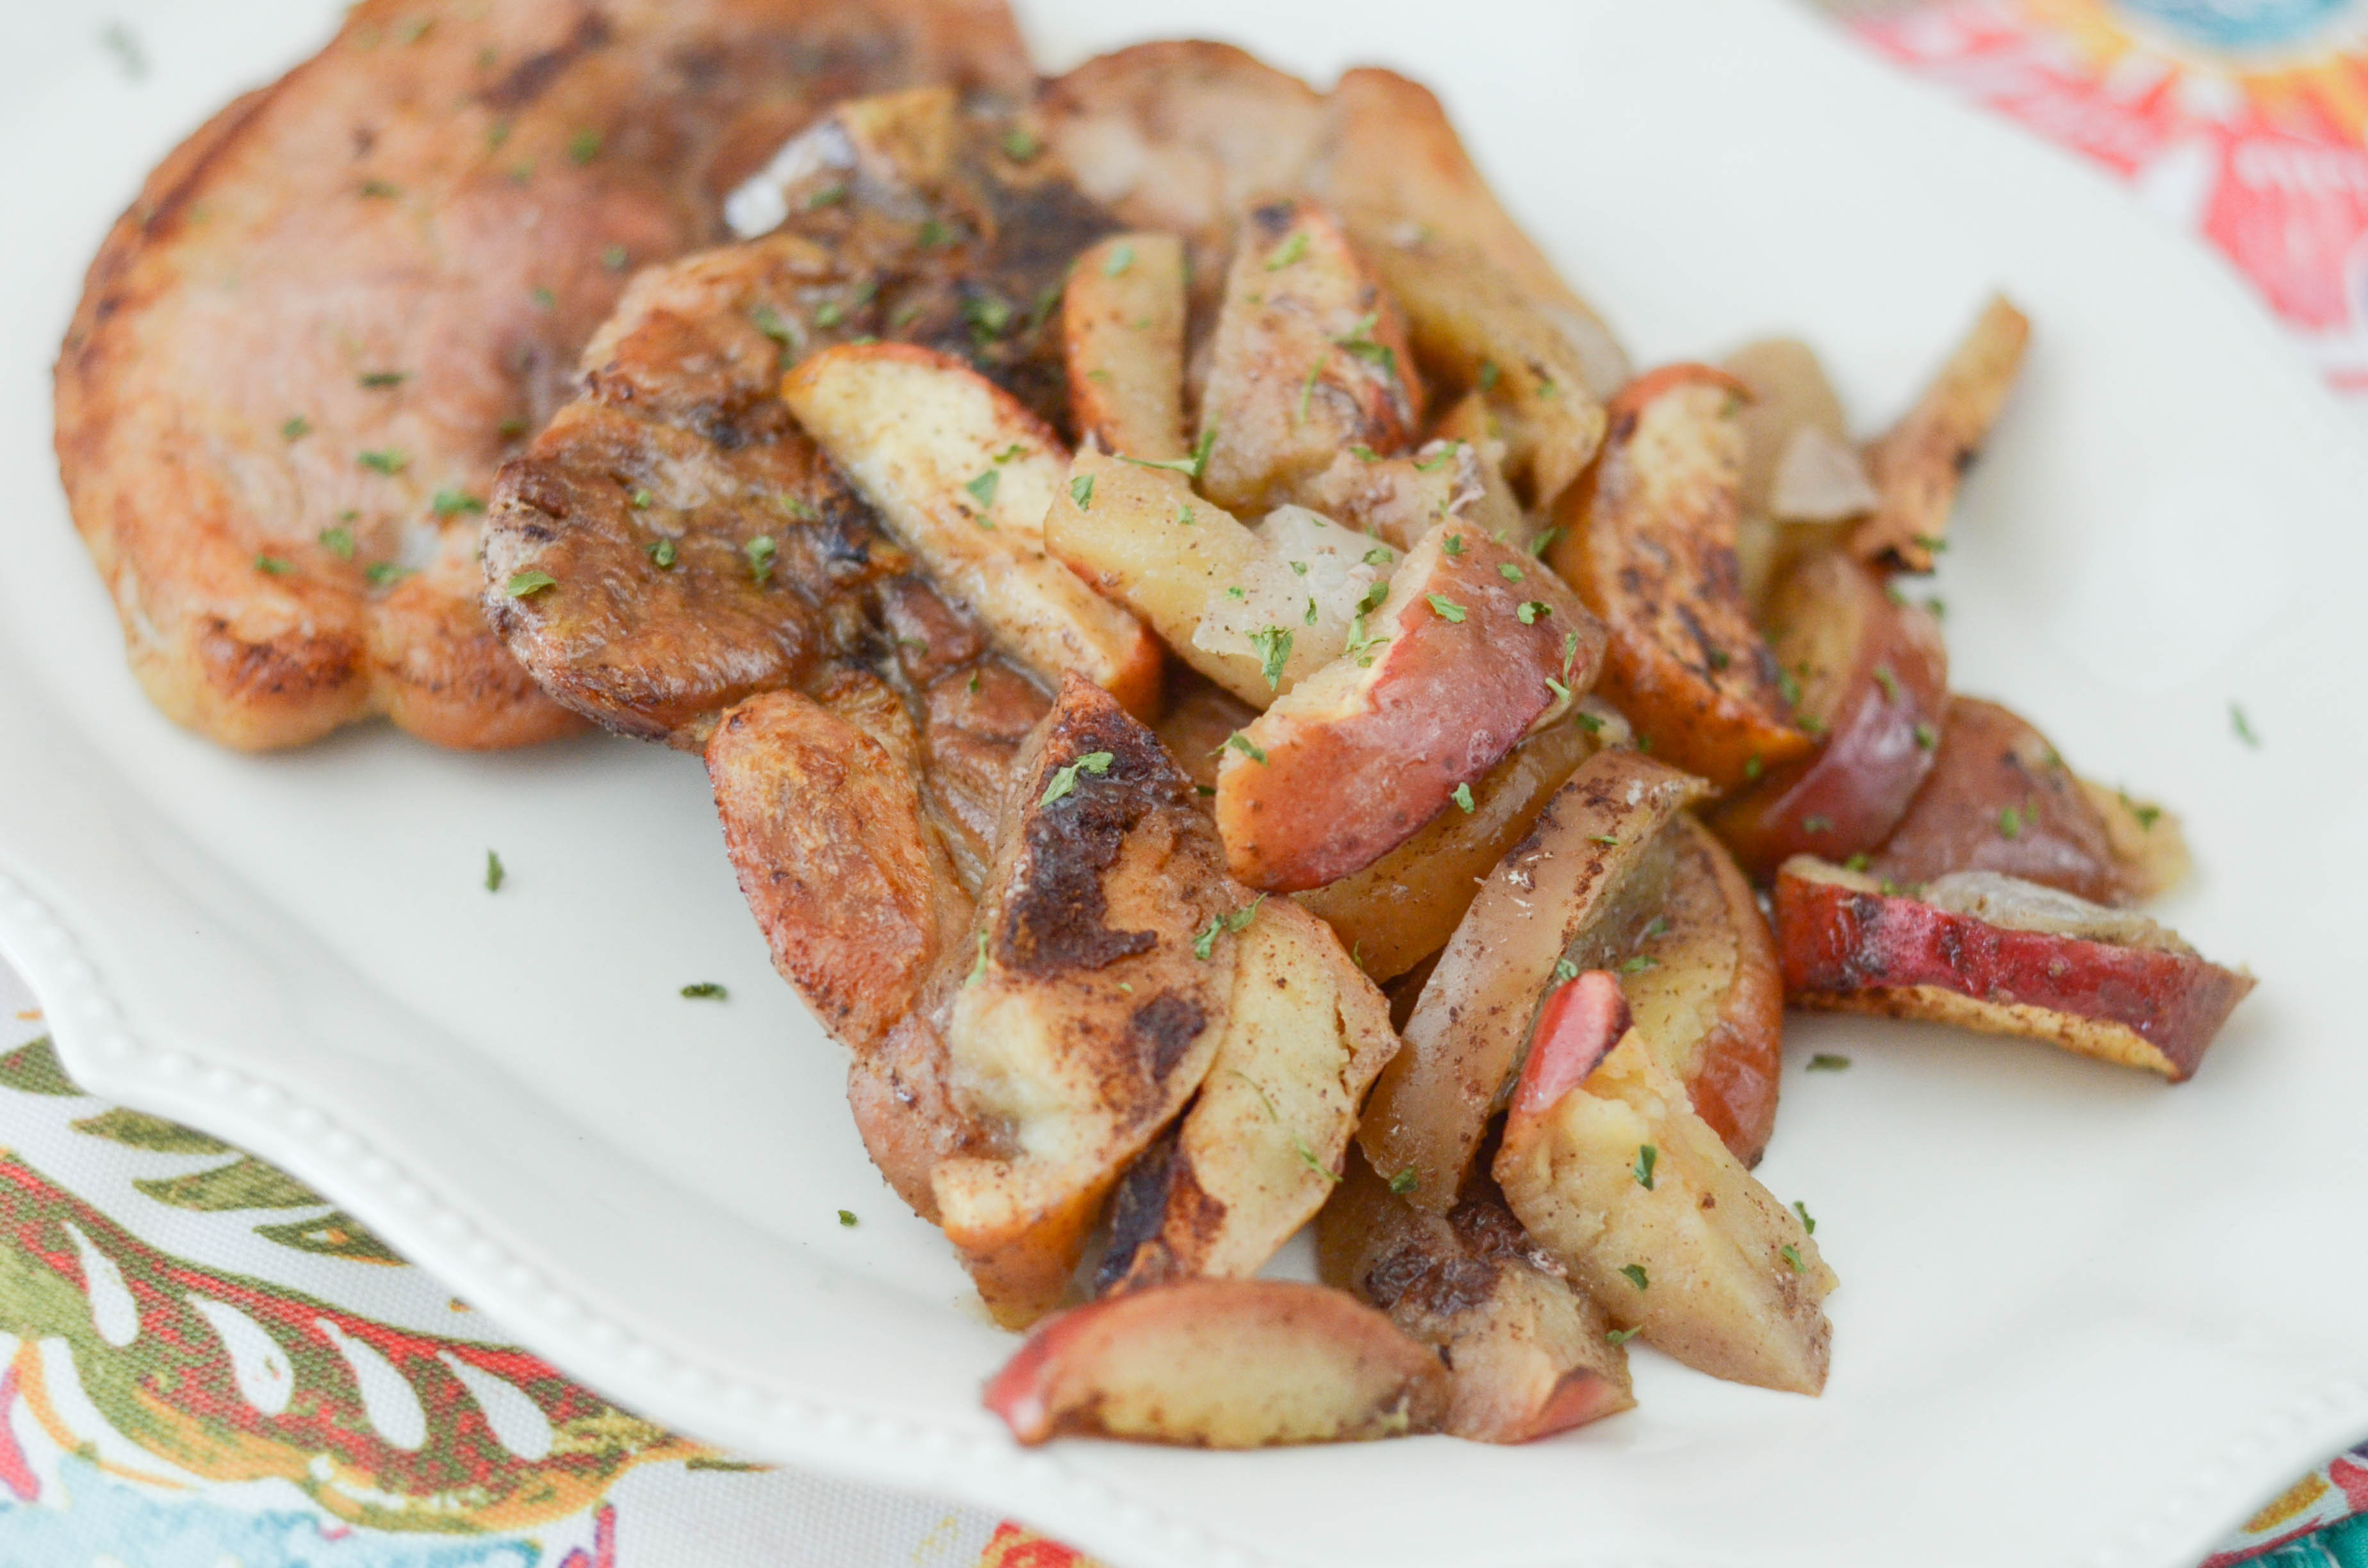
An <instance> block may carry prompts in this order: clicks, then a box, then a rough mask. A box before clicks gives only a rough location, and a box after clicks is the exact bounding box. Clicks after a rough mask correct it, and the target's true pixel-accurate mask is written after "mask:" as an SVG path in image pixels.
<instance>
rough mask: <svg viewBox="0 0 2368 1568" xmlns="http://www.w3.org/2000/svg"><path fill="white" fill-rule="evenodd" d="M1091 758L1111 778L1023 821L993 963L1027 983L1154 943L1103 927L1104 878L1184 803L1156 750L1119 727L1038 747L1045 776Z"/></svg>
mask: <svg viewBox="0 0 2368 1568" xmlns="http://www.w3.org/2000/svg"><path fill="white" fill-rule="evenodd" d="M1093 752H1108V753H1110V757H1111V761H1110V768H1109V770H1108V771H1107V772H1105V773H1102V774H1099V775H1087V776H1085V777H1083V778H1080V780H1079V782H1078V783H1077V785H1076V788H1074V789H1072V790H1070V791H1069V792H1068V794H1067V795H1065V796H1064V797H1063V798H1062V799H1060V800H1058V801H1054V802H1053V804H1052V805H1050V806H1048V807H1046V808H1044V809H1043V810H1041V811H1033V812H1029V813H1028V816H1027V828H1026V835H1027V837H1026V846H1025V848H1024V849H1023V850H1022V854H1023V855H1024V856H1025V857H1026V858H1027V861H1028V869H1027V870H1026V872H1025V874H1023V875H1021V876H1019V877H1018V878H1016V879H1015V882H1016V884H1017V891H1016V892H1014V893H1013V895H1012V898H1011V900H1010V902H1009V903H1008V904H1006V905H1005V907H1004V914H1003V921H1002V927H1003V928H1002V933H1001V936H1000V937H999V938H998V941H997V945H996V960H997V961H998V962H1000V963H1001V964H1002V965H1003V966H1004V967H1005V968H1006V969H1009V970H1014V971H1019V972H1021V973H1029V974H1043V973H1049V972H1052V971H1056V970H1062V969H1084V970H1095V969H1100V968H1102V967H1103V966H1105V965H1107V964H1111V963H1115V962H1116V961H1118V960H1120V959H1123V958H1133V956H1135V955H1136V954H1138V953H1144V952H1148V951H1150V950H1151V949H1152V947H1153V946H1154V945H1155V944H1156V941H1157V940H1158V938H1157V937H1156V935H1155V934H1154V933H1152V932H1149V931H1113V930H1111V929H1110V928H1109V926H1106V925H1105V924H1103V920H1104V916H1105V915H1106V914H1107V913H1108V908H1109V906H1108V904H1107V903H1105V901H1104V899H1103V895H1102V884H1101V875H1102V873H1103V872H1104V871H1106V870H1108V869H1110V865H1111V864H1112V862H1114V861H1116V860H1117V858H1118V852H1119V846H1120V845H1121V844H1122V843H1123V842H1124V841H1125V838H1126V835H1128V834H1129V833H1131V832H1133V829H1134V826H1135V824H1137V823H1139V822H1141V821H1143V819H1144V817H1146V816H1149V815H1150V814H1152V813H1153V812H1156V811H1160V810H1163V809H1166V810H1178V809H1180V808H1182V807H1183V806H1185V805H1186V804H1187V803H1188V802H1187V800H1186V797H1185V794H1184V784H1183V782H1182V780H1181V778H1178V776H1177V775H1176V774H1175V771H1174V767H1173V765H1172V764H1171V763H1169V762H1168V760H1167V755H1166V754H1165V753H1164V752H1162V751H1160V749H1159V744H1158V742H1157V741H1156V740H1155V739H1153V738H1152V737H1151V736H1150V735H1149V734H1148V733H1145V732H1144V731H1141V730H1139V729H1135V728H1134V727H1133V726H1132V725H1126V724H1124V723H1123V722H1122V721H1121V722H1113V723H1109V724H1107V725H1101V724H1096V723H1092V722H1087V723H1083V724H1079V725H1077V726H1076V728H1075V729H1073V730H1071V731H1069V732H1068V733H1065V734H1061V735H1057V736H1055V737H1054V738H1053V744H1048V745H1047V746H1046V747H1045V748H1044V757H1045V761H1046V763H1047V764H1048V765H1049V766H1048V767H1046V768H1045V769H1044V770H1043V772H1044V777H1045V778H1050V777H1051V769H1052V767H1059V766H1065V765H1066V764H1069V763H1074V762H1075V761H1076V758H1078V757H1081V756H1087V755H1088V754H1090V753H1093ZM1054 758H1059V759H1062V760H1061V761H1060V762H1057V763H1056V762H1054V761H1053V759H1054ZM1039 787H1042V783H1041V780H1040V781H1039Z"/></svg>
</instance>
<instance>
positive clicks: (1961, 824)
mask: <svg viewBox="0 0 2368 1568" xmlns="http://www.w3.org/2000/svg"><path fill="white" fill-rule="evenodd" d="M2177 832H2178V826H2177V824H2170V825H2169V828H2167V829H2166V836H2167V837H2168V836H2169V835H2176V834H2177ZM2124 836H2127V835H2126V834H2125V835H2124ZM2140 836H2143V830H2141V835H2140ZM1824 847H1825V846H1816V847H1814V848H1813V849H1812V850H1809V851H1804V853H1822V850H1823V848H1824ZM1866 869H1867V870H1868V871H1869V872H1871V873H1872V874H1873V875H1874V876H1875V877H1877V878H1879V879H1884V880H1888V881H1894V882H1898V883H1901V884H1913V883H1917V882H1927V881H1932V880H1933V879H1934V878H1936V877H1941V876H1945V875H1947V874H1948V873H1949V872H1951V871H1996V872H1998V874H1999V875H2001V876H2008V877H2020V878H2021V879H2023V880H2024V881H2033V882H2043V883H2044V884H2046V885H2047V886H2049V887H2052V888H2061V889H2063V890H2064V891H2065V892H2068V893H2072V894H2075V895H2077V896H2078V897H2080V898H2084V899H2087V900H2089V902H2090V903H2129V902H2130V901H2131V900H2132V898H2133V897H2135V895H2136V894H2137V893H2138V892H2140V891H2141V890H2144V889H2147V888H2150V887H2152V886H2153V885H2154V884H2155V883H2156V882H2157V881H2159V878H2160V872H2159V871H2158V870H2157V869H2149V868H2148V867H2146V866H2145V865H2143V864H2126V863H2124V861H2123V857H2122V853H2121V852H2120V851H2119V850H2118V849H2117V848H2116V844H2115V835H2114V831H2113V827H2112V824H2110V823H2109V822H2108V821H2107V819H2106V817H2105V814H2104V812H2102V810H2100V803H2099V801H2098V800H2097V798H2096V796H2095V794H2093V793H2092V792H2091V791H2090V790H2089V789H2088V788H2087V787H2086V786H2084V785H2083V783H2082V782H2081V780H2080V779H2079V778H2077V777H2076V776H2075V775H2074V774H2073V772H2072V770H2071V768H2069V767H2066V765H2065V762H2064V757H2063V756H2062V754H2060V753H2059V752H2057V751H2056V749H2055V746H2054V745H2053V744H2050V743H2049V741H2048V739H2047V737H2046V736H2045V735H2044V734H2041V733H2039V731H2038V730H2037V729H2035V728H2033V727H2032V725H2031V724H2030V723H2029V722H2026V721H2025V720H2024V719H2023V718H2021V715H2019V714H2017V713H2015V712H2014V711H2013V710H2011V709H2008V708H2004V707H2001V706H1999V705H1998V703H1995V702H1984V701H1982V700H1980V699H1977V698H1971V697H1955V698H1952V699H1950V700H1949V706H1948V709H1947V712H1946V715H1945V717H1944V718H1943V719H1942V721H1941V734H1940V746H1939V749H1938V750H1937V751H1936V752H1935V753H1934V756H1933V761H1932V770H1931V773H1930V776H1929V777H1927V778H1925V780H1924V783H1923V787H1922V788H1921V789H1919V790H1917V792H1916V795H1915V798H1914V799H1913V800H1912V801H1909V802H1908V806H1907V814H1906V815H1905V816H1903V817H1901V818H1900V820H1899V824H1898V825H1897V826H1896V827H1895V828H1893V829H1892V830H1891V834H1890V835H1889V836H1888V837H1887V838H1885V839H1884V842H1883V846H1882V847H1881V848H1880V849H1879V850H1877V851H1876V852H1875V854H1874V856H1873V858H1872V859H1871V860H1870V861H1868V862H1867V865H1866Z"/></svg>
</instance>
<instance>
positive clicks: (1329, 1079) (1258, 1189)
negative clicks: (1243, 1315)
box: [1097, 899, 1398, 1291]
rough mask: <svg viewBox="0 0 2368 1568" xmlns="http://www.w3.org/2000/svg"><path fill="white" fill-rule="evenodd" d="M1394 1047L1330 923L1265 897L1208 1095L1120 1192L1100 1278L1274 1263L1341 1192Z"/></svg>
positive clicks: (1242, 959) (1128, 1283)
mask: <svg viewBox="0 0 2368 1568" xmlns="http://www.w3.org/2000/svg"><path fill="white" fill-rule="evenodd" d="M1397 1049H1398V1037H1397V1033H1396V1031H1395V1030H1394V1029H1392V1028H1390V1005H1389V1002H1388V1001H1387V999H1385V998H1384V997H1383V995H1382V994H1381V992H1380V991H1379V990H1378V989H1377V988H1376V987H1375V986H1374V984H1373V983H1372V981H1371V980H1368V979H1367V978H1366V977H1365V976H1364V974H1363V973H1361V972H1360V971H1359V970H1358V968H1357V966H1356V965H1355V964H1353V963H1351V962H1349V955H1348V954H1347V953H1345V952H1343V951H1342V950H1341V949H1340V942H1339V938H1338V937H1335V936H1333V934H1332V932H1331V930H1330V928H1329V927H1327V926H1326V925H1325V924H1324V922H1323V921H1321V920H1318V919H1317V918H1316V917H1315V915H1310V914H1308V913H1307V912H1306V911H1305V910H1304V909H1302V908H1300V907H1299V906H1298V905H1297V904H1295V903H1292V902H1291V901H1290V900H1288V899H1269V900H1266V901H1264V902H1262V903H1258V905H1257V906H1256V910H1255V913H1254V914H1251V915H1248V916H1247V926H1246V927H1245V929H1244V930H1243V931H1242V932H1241V933H1240V938H1239V941H1238V943H1237V946H1236V950H1235V964H1234V989H1233V998H1232V1003H1231V1006H1229V1007H1228V1009H1227V1011H1226V1015H1225V1026H1224V1035H1223V1036H1222V1037H1221V1038H1220V1039H1219V1040H1218V1041H1217V1054H1216V1059H1215V1060H1214V1061H1213V1062H1212V1063H1211V1064H1210V1067H1209V1072H1208V1075H1207V1076H1206V1077H1204V1078H1203V1079H1202V1080H1201V1093H1200V1096H1199V1097H1198V1098H1196V1099H1195V1100H1194V1101H1193V1102H1192V1108H1191V1109H1190V1110H1189V1111H1187V1112H1186V1113H1185V1116H1184V1119H1183V1121H1182V1122H1181V1123H1180V1124H1179V1126H1178V1129H1177V1133H1176V1136H1175V1137H1174V1138H1173V1139H1170V1140H1164V1141H1162V1142H1159V1143H1156V1144H1154V1145H1153V1146H1152V1147H1151V1149H1149V1150H1148V1151H1146V1152H1145V1153H1144V1154H1143V1155H1142V1156H1141V1157H1139V1158H1138V1159H1137V1160H1136V1161H1135V1162H1134V1164H1133V1166H1131V1167H1130V1168H1129V1169H1128V1172H1127V1175H1126V1179H1125V1180H1124V1181H1122V1182H1121V1184H1120V1186H1119V1189H1118V1193H1117V1196H1116V1197H1115V1198H1114V1199H1112V1201H1111V1204H1110V1247H1109V1250H1108V1252H1107V1254H1106V1256H1104V1258H1103V1262H1102V1265H1101V1267H1100V1269H1099V1272H1098V1277H1097V1283H1098V1285H1099V1288H1100V1289H1101V1290H1105V1291H1108V1290H1135V1289H1140V1288H1142V1287H1144V1286H1145V1285H1156V1284H1160V1283H1164V1282H1165V1281H1167V1280H1170V1279H1180V1278H1193V1277H1196V1276H1204V1275H1206V1276H1217V1277H1223V1278H1237V1277H1244V1276H1247V1275H1251V1274H1255V1273H1257V1272H1258V1269H1260V1268H1261V1267H1265V1265H1266V1262H1267V1260H1268V1259H1269V1258H1270V1257H1272V1256H1274V1254H1275V1251H1276V1249H1277V1248H1279V1247H1281V1245H1282V1244H1283V1243H1284V1242H1286V1241H1288V1240H1290V1238H1291V1236H1292V1233H1294V1232H1296V1231H1297V1230H1298V1229H1299V1228H1300V1227H1301V1226H1302V1225H1304V1224H1305V1223H1306V1222H1307V1221H1309V1220H1311V1219H1313V1218H1314V1217H1315V1211H1316V1210H1318V1209H1321V1208H1322V1207H1323V1206H1324V1200H1325V1199H1327V1198H1329V1197H1330V1196H1331V1195H1332V1191H1333V1188H1334V1187H1336V1186H1337V1185H1338V1182H1339V1180H1340V1176H1339V1170H1340V1163H1341V1157H1342V1155H1343V1154H1344V1153H1345V1152H1346V1151H1347V1149H1348V1147H1349V1135H1350V1134H1351V1133H1353V1132H1355V1131H1356V1130H1357V1111H1358V1108H1359V1107H1360V1106H1362V1105H1363V1104H1364V1101H1365V1091H1366V1090H1368V1089H1369V1088H1371V1087H1372V1082H1373V1076H1374V1074H1377V1073H1379V1072H1380V1071H1381V1070H1382V1067H1383V1063H1385V1062H1388V1061H1389V1059H1390V1058H1391V1057H1392V1056H1394V1055H1395V1054H1396V1052H1397Z"/></svg>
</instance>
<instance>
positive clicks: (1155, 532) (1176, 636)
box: [1044, 449, 1275, 708]
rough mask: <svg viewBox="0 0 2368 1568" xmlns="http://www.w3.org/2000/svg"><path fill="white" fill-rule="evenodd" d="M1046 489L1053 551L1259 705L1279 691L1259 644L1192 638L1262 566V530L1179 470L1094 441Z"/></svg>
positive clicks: (1206, 671) (1208, 672)
mask: <svg viewBox="0 0 2368 1568" xmlns="http://www.w3.org/2000/svg"><path fill="white" fill-rule="evenodd" d="M1046 494H1047V495H1048V497H1049V498H1050V501H1051V511H1050V512H1049V513H1048V514H1047V516H1046V517H1045V518H1044V547H1045V549H1046V550H1048V551H1051V552H1052V554H1053V558H1054V560H1055V561H1057V562H1066V563H1067V566H1068V568H1069V570H1071V571H1073V572H1075V573H1076V575H1077V576H1078V577H1079V578H1081V579H1082V580H1084V581H1085V582H1086V583H1087V584H1089V585H1092V587H1093V588H1094V589H1095V590H1096V591H1098V592H1099V593H1102V594H1104V595H1107V596H1108V597H1110V599H1111V600H1113V601H1115V602H1116V603H1118V604H1120V605H1122V606H1124V607H1125V608H1127V609H1129V610H1132V611H1133V613H1134V614H1136V615H1138V616H1141V617H1142V618H1143V619H1144V622H1145V623H1147V624H1148V625H1149V626H1150V627H1151V628H1152V629H1153V630H1154V631H1157V632H1158V633H1159V636H1160V638H1161V640H1162V641H1164V642H1166V643H1167V646H1168V647H1170V648H1172V649H1174V650H1175V651H1176V653H1177V655H1178V657H1180V658H1181V659H1183V660H1184V662H1185V663H1187V664H1189V665H1191V666H1192V667H1193V668H1194V669H1196V670H1198V671H1200V672H1201V674H1202V675H1204V676H1208V677H1209V678H1210V679H1211V680H1212V681H1215V682H1216V683H1217V684H1218V685H1219V686H1222V687H1224V688H1225V689H1226V690H1227V691H1230V692H1232V693H1233V694H1234V695H1235V697H1238V698H1240V699H1242V700H1243V701H1245V702H1247V703H1251V704H1253V705H1255V706H1257V707H1259V708H1264V707H1265V706H1266V704H1267V703H1268V702H1269V701H1270V700H1272V699H1273V696H1274V689H1275V688H1274V687H1271V686H1269V684H1268V683H1267V679H1266V676H1265V673H1264V669H1265V666H1264V664H1263V661H1262V660H1261V659H1260V658H1259V656H1258V650H1257V649H1255V648H1252V647H1250V646H1248V645H1247V643H1245V644H1244V645H1242V646H1240V647H1238V648H1202V647H1201V646H1199V645H1198V644H1197V643H1196V642H1194V641H1193V633H1195V632H1196V631H1199V630H1200V627H1201V617H1202V616H1203V615H1205V614H1207V613H1208V608H1209V606H1210V605H1211V604H1212V603H1213V602H1214V601H1215V600H1216V599H1217V598H1219V597H1221V596H1222V595H1224V592H1225V590H1226V589H1227V588H1230V587H1235V586H1238V585H1241V584H1242V583H1244V582H1246V581H1247V580H1248V579H1250V578H1252V577H1254V576H1256V575H1258V574H1259V573H1260V572H1261V571H1262V570H1263V569H1264V567H1265V564H1266V546H1265V545H1264V544H1263V543H1262V542H1261V541H1260V540H1259V539H1258V535H1256V534H1254V533H1252V532H1250V530H1249V529H1248V528H1245V527H1243V526H1242V524H1241V523H1240V522H1238V521H1237V520H1235V517H1234V516H1233V514H1232V513H1230V512H1227V511H1226V510H1224V508H1223V507H1221V506H1214V505H1212V504H1211V503H1210V502H1207V501H1204V500H1202V499H1201V497H1199V496H1197V495H1195V494H1192V492H1191V491H1190V488H1188V487H1187V486H1186V484H1185V483H1184V480H1183V478H1182V476H1180V475H1178V474H1176V473H1173V472H1168V471H1167V470H1165V469H1157V468H1146V467H1144V466H1143V465H1141V464H1139V463H1130V462H1127V461H1124V460H1121V459H1120V458H1116V457H1112V456H1109V455H1107V454H1104V453H1101V452H1097V451H1093V450H1091V449H1087V450H1084V451H1080V452H1079V453H1078V454H1077V455H1076V460H1075V461H1074V462H1073V463H1072V464H1071V465H1070V469H1069V473H1068V476H1067V479H1066V482H1065V488H1064V487H1063V486H1060V485H1055V486H1054V487H1053V490H1051V491H1048V492H1047V493H1046Z"/></svg>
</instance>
